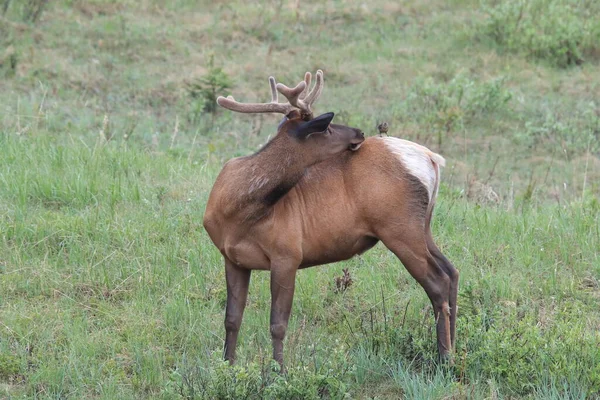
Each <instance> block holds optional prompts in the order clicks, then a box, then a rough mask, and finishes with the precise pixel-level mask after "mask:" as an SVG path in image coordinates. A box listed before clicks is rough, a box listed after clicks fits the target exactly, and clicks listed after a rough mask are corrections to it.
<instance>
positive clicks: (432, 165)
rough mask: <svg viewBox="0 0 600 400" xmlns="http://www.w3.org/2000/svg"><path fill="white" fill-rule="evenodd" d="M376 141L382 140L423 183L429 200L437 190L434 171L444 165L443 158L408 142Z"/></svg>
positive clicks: (393, 139)
mask: <svg viewBox="0 0 600 400" xmlns="http://www.w3.org/2000/svg"><path fill="white" fill-rule="evenodd" d="M378 139H380V140H383V141H384V143H385V145H386V147H387V148H388V149H389V150H390V151H391V152H392V153H393V154H394V155H395V156H396V157H397V158H398V159H399V160H400V161H401V162H402V164H403V165H404V166H405V167H406V169H407V170H408V171H409V172H410V174H411V175H413V176H414V177H416V178H417V179H419V181H421V183H423V185H424V186H425V187H426V188H427V192H428V193H429V200H431V199H432V198H433V196H434V195H435V192H436V190H437V188H436V181H437V179H436V169H438V168H439V166H440V165H441V166H444V165H445V164H446V160H444V157H442V156H440V155H439V154H436V153H434V152H432V151H431V150H429V149H428V148H427V147H425V146H421V145H420V144H417V143H414V142H411V141H408V140H404V139H398V138H395V137H392V136H386V137H382V138H378Z"/></svg>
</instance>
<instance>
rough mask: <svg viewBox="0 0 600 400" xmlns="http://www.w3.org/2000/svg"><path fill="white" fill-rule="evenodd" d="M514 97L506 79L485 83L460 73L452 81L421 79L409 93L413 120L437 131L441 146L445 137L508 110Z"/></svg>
mask: <svg viewBox="0 0 600 400" xmlns="http://www.w3.org/2000/svg"><path fill="white" fill-rule="evenodd" d="M511 98H512V93H511V92H510V91H509V90H508V89H507V88H506V87H505V78H503V77H500V78H496V79H492V80H490V81H485V82H482V81H478V80H474V79H472V78H470V77H468V76H466V75H464V74H458V75H456V76H455V77H454V78H452V79H451V80H449V81H448V82H437V81H435V80H434V79H433V78H426V79H421V80H418V81H417V82H416V83H415V84H414V85H413V87H412V88H411V90H410V92H409V95H408V103H409V109H410V115H411V116H412V117H413V118H417V119H418V120H420V121H422V122H425V123H428V124H431V125H433V126H434V127H435V128H436V130H437V132H438V145H440V146H441V144H442V136H443V134H449V133H450V132H452V131H455V130H456V129H457V128H461V127H463V126H464V125H465V124H469V123H470V122H472V121H474V120H475V119H476V118H477V117H481V116H482V115H484V114H489V113H493V112H500V111H502V110H506V108H507V105H508V102H509V101H510V99H511Z"/></svg>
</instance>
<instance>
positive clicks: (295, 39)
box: [0, 0, 600, 399]
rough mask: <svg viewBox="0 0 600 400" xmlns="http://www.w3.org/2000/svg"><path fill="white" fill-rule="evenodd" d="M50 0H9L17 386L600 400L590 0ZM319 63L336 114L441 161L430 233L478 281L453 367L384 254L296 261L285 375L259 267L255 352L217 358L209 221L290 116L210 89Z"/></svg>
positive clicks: (3, 248)
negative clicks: (234, 174) (234, 163)
mask: <svg viewBox="0 0 600 400" xmlns="http://www.w3.org/2000/svg"><path fill="white" fill-rule="evenodd" d="M49 3H50V4H44V2H42V1H22V2H20V1H17V0H12V1H7V0H0V94H1V96H0V110H2V111H1V114H0V115H1V118H0V397H7V398H30V397H33V398H75V399H80V398H105V399H115V398H164V399H177V398H208V399H212V398H345V397H346V398H377V399H386V398H390V399H395V398H399V397H401V398H410V399H448V398H455V399H467V398H468V399H488V398H489V399H500V398H506V399H508V398H543V399H546V398H555V399H571V398H578V399H579V398H581V399H583V398H594V397H597V396H600V364H599V363H598V360H600V334H599V332H600V311H599V309H600V308H599V307H598V303H599V301H600V255H599V251H598V249H599V248H600V217H599V215H600V203H599V198H600V144H599V143H600V103H599V102H598V99H599V98H600V45H599V43H600V22H599V21H600V18H598V15H600V7H599V6H598V5H597V4H596V2H592V1H587V2H586V1H584V2H575V1H571V0H551V1H549V0H544V1H542V0H535V1H532V2H528V3H527V4H526V5H524V4H521V2H519V1H516V0H508V1H504V2H494V1H490V2H482V3H480V2H476V1H468V0H462V1H460V0H454V1H452V2H445V1H437V0H428V1H424V2H421V1H406V2H392V1H384V0H376V1H370V2H363V3H359V2H350V1H331V2H325V3H323V2H300V1H297V2H296V1H290V2H284V1H269V2H257V3H260V4H247V2H241V1H234V2H225V1H212V2H203V1H202V2H196V1H189V0H178V1H174V2H168V4H166V3H167V2H162V1H158V0H143V1H133V0H121V1H117V0H94V1H80V0H59V1H54V2H49ZM317 68H321V69H323V70H324V72H325V91H324V94H323V96H322V98H321V99H320V100H319V102H318V103H317V109H318V111H323V112H325V111H334V112H336V122H338V123H346V124H349V125H352V126H357V127H360V128H361V129H363V130H364V131H365V132H367V133H368V134H375V132H376V129H375V126H376V125H377V123H378V122H381V121H387V122H388V123H389V125H390V134H391V135H394V136H399V137H403V138H406V139H410V140H415V141H417V142H419V143H422V144H425V145H427V146H429V147H431V148H432V149H433V150H435V151H438V152H440V153H442V154H443V155H444V156H445V157H446V158H447V160H448V166H447V167H446V168H445V170H444V172H443V179H444V185H443V186H442V190H441V192H440V197H439V201H438V206H437V211H436V218H435V221H434V234H435V237H436V238H437V241H438V242H439V245H440V247H441V248H442V249H443V250H444V252H445V253H446V254H447V255H448V257H449V258H450V259H451V260H452V261H453V262H454V264H455V265H456V266H457V268H458V269H459V270H460V271H461V286H460V291H459V318H458V324H457V326H458V336H457V338H458V340H457V352H456V362H455V364H454V365H453V366H450V367H449V366H445V367H439V366H436V364H435V362H434V360H435V356H436V352H435V346H434V340H435V332H434V329H433V321H432V318H431V308H430V305H429V302H428V300H427V298H426V295H425V293H424V291H423V290H422V289H421V288H420V287H419V286H418V285H417V284H416V282H414V280H413V279H412V278H411V277H410V276H409V275H408V273H407V272H406V271H405V270H404V268H403V267H402V266H401V264H400V263H399V262H398V261H397V259H395V258H394V257H393V256H392V255H391V253H389V252H388V251H387V250H385V248H383V247H382V246H377V247H376V248H375V249H373V250H372V251H370V252H368V253H367V254H365V255H363V256H361V257H359V258H356V259H354V260H351V261H349V262H346V263H340V264H335V265H330V266H324V267H318V268H312V269H309V270H305V271H302V272H301V273H299V274H298V282H297V291H296V298H295V302H294V311H293V314H292V319H291V322H290V329H289V333H288V338H287V341H286V343H287V344H286V356H287V360H288V365H289V373H288V375H287V376H279V375H277V374H275V373H272V365H271V364H270V361H269V358H270V352H271V350H270V337H269V329H268V317H269V310H268V308H269V304H270V298H269V290H268V274H265V273H260V272H257V273H254V274H253V278H252V283H251V289H250V296H249V302H248V307H247V311H246V314H245V317H244V322H243V325H242V331H241V334H240V348H239V351H238V353H239V362H238V364H237V366H236V367H235V368H229V367H228V366H226V365H225V364H223V363H222V362H221V361H220V358H221V347H222V339H223V333H224V332H223V328H222V320H223V314H224V304H225V282H224V271H223V266H222V260H221V256H220V254H219V252H218V251H217V250H216V249H215V248H214V247H213V246H212V245H211V243H210V240H209V239H208V236H207V235H206V233H205V232H204V230H203V228H202V214H203V211H204V206H205V202H206V198H207V196H208V191H209V190H210V188H211V185H212V182H213V181H214V179H215V177H216V175H217V173H218V172H219V170H220V167H221V165H222V164H223V162H224V161H226V160H227V159H229V158H231V157H234V156H238V155H244V154H249V153H251V152H253V151H255V150H256V149H257V148H258V147H259V146H260V145H262V144H264V143H265V142H266V141H267V140H268V137H269V135H272V134H273V133H274V132H275V128H276V126H277V122H278V117H277V116H268V115H265V116H242V115H235V114H233V113H230V112H228V111H226V110H212V109H211V105H212V104H213V96H214V93H215V92H217V94H234V95H235V97H236V99H239V100H245V101H265V100H267V99H268V88H267V86H268V85H267V79H266V78H267V76H268V75H270V74H272V75H275V76H276V77H277V78H278V80H280V81H282V82H284V83H287V84H292V83H294V82H296V81H299V80H300V79H301V77H302V76H303V73H304V72H305V71H306V70H311V71H315V70H316V69H317ZM343 268H348V269H349V273H350V275H351V277H352V280H353V284H352V285H351V286H349V287H348V288H347V289H346V290H344V291H339V290H336V285H335V279H336V277H339V276H341V275H342V269H343Z"/></svg>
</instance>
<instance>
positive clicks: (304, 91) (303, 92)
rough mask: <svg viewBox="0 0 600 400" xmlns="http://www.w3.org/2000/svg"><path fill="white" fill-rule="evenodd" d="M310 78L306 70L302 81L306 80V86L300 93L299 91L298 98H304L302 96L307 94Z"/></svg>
mask: <svg viewBox="0 0 600 400" xmlns="http://www.w3.org/2000/svg"><path fill="white" fill-rule="evenodd" d="M311 79H312V75H311V73H310V72H308V71H307V72H306V73H305V74H304V82H306V87H305V88H304V90H303V91H302V93H300V100H304V98H305V97H306V95H307V94H308V89H310V81H311Z"/></svg>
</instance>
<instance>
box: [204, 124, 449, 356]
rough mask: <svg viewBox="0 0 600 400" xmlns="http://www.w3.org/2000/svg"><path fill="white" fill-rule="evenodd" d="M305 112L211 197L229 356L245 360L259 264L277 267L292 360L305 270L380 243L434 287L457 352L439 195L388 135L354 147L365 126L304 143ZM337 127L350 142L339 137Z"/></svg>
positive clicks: (233, 165) (240, 161)
mask: <svg viewBox="0 0 600 400" xmlns="http://www.w3.org/2000/svg"><path fill="white" fill-rule="evenodd" d="M299 119H300V117H299V116H294V115H292V116H291V118H290V120H289V121H286V122H285V123H283V124H282V125H281V126H280V130H279V133H278V135H277V136H276V137H275V138H274V139H273V140H272V142H271V143H270V144H268V145H267V146H266V147H265V148H264V149H263V150H261V151H259V152H258V153H256V154H254V155H252V156H249V157H241V158H237V159H234V160H231V161H229V162H228V163H227V164H226V165H225V167H224V168H223V171H222V172H221V174H220V175H219V177H218V178H217V181H216V182H215V185H214V187H213V190H212V192H211V194H210V197H209V200H208V204H207V207H206V213H205V217H204V226H205V228H206V230H207V232H208V233H209V235H210V238H211V239H212V241H213V242H214V244H215V245H216V246H217V247H218V248H219V250H220V251H221V253H222V254H223V257H224V258H225V268H226V276H227V293H228V298H227V310H226V320H225V328H226V340H225V357H226V359H229V360H230V361H232V362H233V360H234V358H235V345H236V340H237V334H238V331H239V328H240V324H241V319H242V315H243V310H244V306H245V302H246V296H247V291H248V282H249V279H250V271H251V270H255V269H262V270H270V271H271V294H272V304H271V335H272V338H273V356H274V358H275V359H276V360H277V361H278V362H279V363H280V364H281V365H282V367H283V338H284V336H285V331H286V328H287V323H288V319H289V314H290V312H291V305H292V299H293V293H294V281H295V274H296V271H297V270H298V269H299V268H306V267H310V266H315V265H321V264H327V263H331V262H336V261H340V260H346V259H349V258H351V257H353V256H354V255H356V254H360V253H363V252H364V251H366V250H368V249H370V248H371V247H373V246H374V245H375V244H376V243H377V242H378V241H379V240H381V241H382V242H383V243H384V244H385V245H386V246H387V247H388V248H389V249H390V250H391V251H392V252H394V254H396V255H397V256H398V258H400V260H401V261H402V263H403V264H404V265H405V267H406V268H407V269H408V271H409V272H410V273H411V275H412V276H413V277H414V278H415V279H416V280H417V281H418V282H419V283H420V284H421V285H422V286H423V288H424V289H425V291H426V292H427V294H428V296H429V298H430V299H431V301H432V304H433V306H434V313H435V318H436V321H437V333H438V349H439V351H440V354H441V355H442V356H446V355H448V353H449V352H450V350H451V348H452V347H453V345H454V326H455V318H456V291H457V282H458V272H457V271H456V269H455V268H454V267H453V266H452V264H451V263H450V262H449V261H448V260H447V259H446V258H445V257H444V256H443V254H442V253H441V252H440V251H439V249H438V248H437V246H436V245H435V243H434V242H433V239H432V237H431V232H430V228H429V225H430V220H431V214H432V212H433V203H434V202H435V196H434V197H433V199H432V200H431V201H430V200H429V198H430V197H429V194H428V192H427V189H426V188H425V187H424V186H423V184H421V182H420V181H419V180H418V179H417V178H416V177H414V176H412V175H411V174H410V173H409V171H408V170H407V169H406V167H405V166H404V165H403V164H402V162H401V161H400V160H399V159H398V157H397V156H395V155H394V154H393V153H391V152H390V151H389V150H388V149H387V148H386V146H385V143H384V142H383V140H382V139H381V138H377V137H373V138H368V139H366V140H365V141H364V143H362V147H361V148H360V149H359V150H358V151H355V152H352V151H348V150H346V149H347V148H348V143H350V142H351V141H354V142H356V141H357V140H358V139H357V138H358V133H357V132H359V131H358V130H355V129H352V128H348V127H344V126H339V125H331V126H330V129H331V131H332V133H331V135H329V136H323V137H312V136H311V137H309V138H308V139H306V140H305V141H301V142H298V141H296V140H295V139H294V138H293V137H291V136H290V135H289V134H288V133H287V131H288V130H289V129H291V127H292V126H293V124H294V123H297V120H299ZM334 134H335V135H338V136H339V137H338V139H339V140H338V141H340V140H341V142H342V143H344V144H343V145H340V144H339V143H337V142H336V140H334V139H331V138H332V135H334ZM315 136H318V135H315ZM360 136H362V135H360ZM328 138H329V139H328ZM340 138H341V139H340ZM344 140H345V142H344ZM354 142H353V143H354ZM436 156H437V155H436ZM438 157H439V156H438ZM434 158H435V157H433V158H432V163H433V165H434V167H435V168H436V171H437V168H438V167H437V166H436V165H435V160H434ZM436 176H437V172H436ZM261 177H264V179H261ZM437 184H438V182H436V187H437ZM430 203H431V204H430ZM448 310H450V311H449V312H448Z"/></svg>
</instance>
